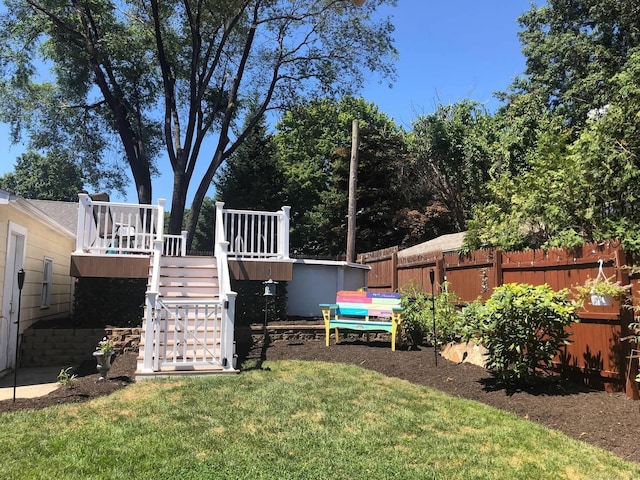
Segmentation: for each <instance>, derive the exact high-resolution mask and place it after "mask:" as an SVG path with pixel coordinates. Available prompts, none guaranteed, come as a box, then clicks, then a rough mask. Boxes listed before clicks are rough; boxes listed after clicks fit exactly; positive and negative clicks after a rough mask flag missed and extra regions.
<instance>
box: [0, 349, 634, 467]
mask: <svg viewBox="0 0 640 480" xmlns="http://www.w3.org/2000/svg"><path fill="white" fill-rule="evenodd" d="M263 367H264V368H263V369H262V370H249V371H245V372H244V373H242V374H240V375H238V376H218V377H200V378H188V379H178V380H176V379H166V380H148V381H144V382H140V383H137V384H135V385H132V386H130V387H127V388H126V389H124V390H120V391H119V392H117V393H116V394H114V395H112V396H110V397H103V398H100V399H98V400H96V401H92V402H89V403H84V404H78V405H65V406H60V407H55V408H49V409H45V410H41V411H35V412H30V411H21V412H14V413H7V414H2V415H0V478H3V479H4V478H7V479H40V478H42V479H44V478H47V479H50V478H59V479H73V478H78V479H88V478H105V479H117V478H126V479H146V478H148V479H174V478H180V479H215V478H224V479H232V478H238V479H275V478H278V479H366V480H371V479H386V478H398V479H420V480H423V479H432V478H440V479H447V480H449V479H484V478H486V479H494V478H495V479H500V478H503V479H510V480H511V479H518V478H521V479H543V478H558V479H579V478H589V479H594V478H602V479H605V478H606V479H630V478H638V477H640V465H637V464H630V463H626V462H624V461H622V460H621V459H619V458H618V457H615V456H614V455H612V454H610V453H608V452H605V451H603V450H599V449H597V448H595V447H592V446H590V445H588V444H585V443H581V442H578V441H576V440H573V439H571V438H568V437H566V436H565V435H563V434H561V433H557V432H555V431H552V430H549V429H546V428H544V427H542V426H539V425H537V424H535V423H532V422H529V421H526V420H523V419H520V418H518V417H516V416H515V415H512V414H509V413H505V412H502V411H499V410H495V409H492V408H490V407H487V406H485V405H482V404H479V403H476V402H472V401H468V400H461V399H457V398H453V397H450V396H447V395H445V394H442V393H439V392H436V391H434V390H430V389H428V388H424V387H420V386H416V385H413V384H410V383H408V382H405V381H403V380H398V379H390V378H387V377H384V376H382V375H380V374H378V373H375V372H371V371H368V370H363V369H361V368H358V367H355V366H351V365H337V364H328V363H320V362H301V361H286V362H267V363H265V364H264V366H263Z"/></svg>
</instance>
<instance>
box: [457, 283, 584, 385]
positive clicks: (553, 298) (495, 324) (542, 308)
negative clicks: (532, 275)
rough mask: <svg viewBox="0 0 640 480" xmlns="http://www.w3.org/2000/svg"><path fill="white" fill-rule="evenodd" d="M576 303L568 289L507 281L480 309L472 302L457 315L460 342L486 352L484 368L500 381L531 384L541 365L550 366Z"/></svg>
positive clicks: (565, 338)
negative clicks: (476, 345) (478, 345)
mask: <svg viewBox="0 0 640 480" xmlns="http://www.w3.org/2000/svg"><path fill="white" fill-rule="evenodd" d="M577 309H578V305H577V303H576V302H574V301H573V300H571V299H570V292H569V290H568V289H563V290H560V291H559V292H556V291H554V290H552V289H551V288H550V287H549V286H548V285H537V286H533V285H528V284H518V283H510V284H506V285H502V286H500V287H497V288H495V289H494V291H493V295H491V298H489V300H487V302H486V303H485V305H484V306H480V305H479V304H477V303H476V304H471V305H470V306H469V307H467V308H466V309H465V310H464V311H463V312H462V313H461V320H460V324H461V325H463V326H462V327H461V329H460V331H461V333H462V339H463V340H464V341H469V340H475V341H476V342H480V343H482V344H484V346H485V347H486V348H487V350H488V361H487V368H489V369H490V370H493V371H494V372H495V373H496V375H497V377H498V379H499V380H500V381H502V382H507V383H508V382H510V381H513V380H518V381H525V382H529V381H533V380H536V379H537V378H538V377H539V376H540V374H541V371H540V367H544V366H546V367H550V366H551V365H552V360H553V358H554V357H555V355H556V354H557V352H558V351H559V350H560V348H561V347H562V346H563V345H567V344H569V343H570V342H569V340H568V337H569V334H568V333H567V332H566V330H565V327H567V326H568V325H571V324H572V323H574V322H577V321H578V316H577V314H576V310H577Z"/></svg>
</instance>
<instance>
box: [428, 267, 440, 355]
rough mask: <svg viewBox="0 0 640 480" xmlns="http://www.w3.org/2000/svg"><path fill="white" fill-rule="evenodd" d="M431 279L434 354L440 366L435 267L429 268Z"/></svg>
mask: <svg viewBox="0 0 640 480" xmlns="http://www.w3.org/2000/svg"><path fill="white" fill-rule="evenodd" d="M429 279H430V280H431V315H432V316H433V355H434V357H435V360H436V367H437V366H438V337H437V336H436V294H435V287H434V280H435V272H434V271H433V268H432V269H430V270H429Z"/></svg>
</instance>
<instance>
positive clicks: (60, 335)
mask: <svg viewBox="0 0 640 480" xmlns="http://www.w3.org/2000/svg"><path fill="white" fill-rule="evenodd" d="M268 331H269V338H270V340H272V341H277V340H282V341H287V342H304V341H310V340H322V341H324V340H325V329H324V325H315V324H314V325H269V326H268ZM141 333H142V329H141V328H112V327H107V328H29V329H27V330H26V331H25V332H24V335H23V337H22V345H21V352H20V355H21V357H20V366H21V367H45V366H58V365H59V366H71V365H79V364H80V363H82V362H83V361H85V360H87V359H90V358H91V354H92V353H93V352H94V351H95V350H96V347H97V345H98V342H99V341H100V340H102V339H103V338H104V337H107V338H109V339H110V340H112V341H113V342H114V347H115V351H116V354H120V353H123V352H136V353H137V352H138V346H139V344H140V335H141ZM365 336H366V334H364V333H357V332H352V331H349V330H342V331H341V332H340V338H341V339H344V338H348V339H351V340H354V339H360V338H363V337H365ZM235 338H236V343H238V344H243V345H247V344H250V345H253V344H256V343H259V342H262V338H263V327H262V325H252V326H248V327H238V328H236V332H235ZM369 340H371V341H376V340H379V341H383V342H389V341H391V338H390V334H389V333H386V332H379V333H378V332H370V333H369ZM331 342H332V343H333V342H334V340H333V332H332V338H331Z"/></svg>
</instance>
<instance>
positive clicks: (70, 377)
mask: <svg viewBox="0 0 640 480" xmlns="http://www.w3.org/2000/svg"><path fill="white" fill-rule="evenodd" d="M72 371H73V367H67V368H61V369H60V373H58V383H59V384H60V385H62V386H63V387H65V388H73V386H74V385H75V383H76V380H77V379H78V375H76V374H75V373H71V372H72Z"/></svg>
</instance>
